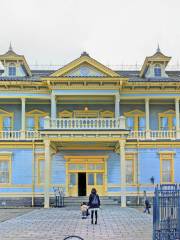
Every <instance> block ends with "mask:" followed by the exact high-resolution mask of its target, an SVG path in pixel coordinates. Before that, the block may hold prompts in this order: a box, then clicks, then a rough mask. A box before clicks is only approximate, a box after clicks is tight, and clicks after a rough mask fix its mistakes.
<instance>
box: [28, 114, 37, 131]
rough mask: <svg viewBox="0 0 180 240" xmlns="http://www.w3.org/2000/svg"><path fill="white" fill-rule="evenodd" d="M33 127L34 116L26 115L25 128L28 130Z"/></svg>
mask: <svg viewBox="0 0 180 240" xmlns="http://www.w3.org/2000/svg"><path fill="white" fill-rule="evenodd" d="M34 128H35V120H34V118H33V117H28V118H27V129H28V130H29V131H32V130H34Z"/></svg>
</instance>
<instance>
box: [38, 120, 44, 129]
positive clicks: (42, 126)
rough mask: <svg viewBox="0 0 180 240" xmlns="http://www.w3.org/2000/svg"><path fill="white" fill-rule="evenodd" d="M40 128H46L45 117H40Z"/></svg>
mask: <svg viewBox="0 0 180 240" xmlns="http://www.w3.org/2000/svg"><path fill="white" fill-rule="evenodd" d="M39 129H44V117H40V118H39Z"/></svg>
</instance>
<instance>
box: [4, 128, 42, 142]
mask: <svg viewBox="0 0 180 240" xmlns="http://www.w3.org/2000/svg"><path fill="white" fill-rule="evenodd" d="M34 139H41V136H40V133H39V132H38V131H15V130H10V131H0V140H34Z"/></svg>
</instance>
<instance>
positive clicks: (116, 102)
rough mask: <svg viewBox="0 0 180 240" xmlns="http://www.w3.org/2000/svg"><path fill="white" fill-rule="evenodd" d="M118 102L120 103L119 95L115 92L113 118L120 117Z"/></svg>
mask: <svg viewBox="0 0 180 240" xmlns="http://www.w3.org/2000/svg"><path fill="white" fill-rule="evenodd" d="M119 103H120V96H119V94H116V95H115V118H118V117H120V106H119Z"/></svg>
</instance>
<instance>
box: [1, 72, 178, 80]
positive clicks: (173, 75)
mask: <svg viewBox="0 0 180 240" xmlns="http://www.w3.org/2000/svg"><path fill="white" fill-rule="evenodd" d="M31 72H32V76H31V77H3V76H1V75H2V73H3V70H0V80H2V81H39V80H40V77H47V76H49V75H51V74H52V73H53V72H55V70H54V71H53V70H32V71H31ZM115 72H116V73H118V74H119V75H121V76H122V77H127V78H129V82H180V71H166V73H167V75H168V76H169V77H167V78H161V77H160V78H141V77H139V74H140V71H135V70H122V71H118V70H117V71H115ZM100 78H103V77H100Z"/></svg>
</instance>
